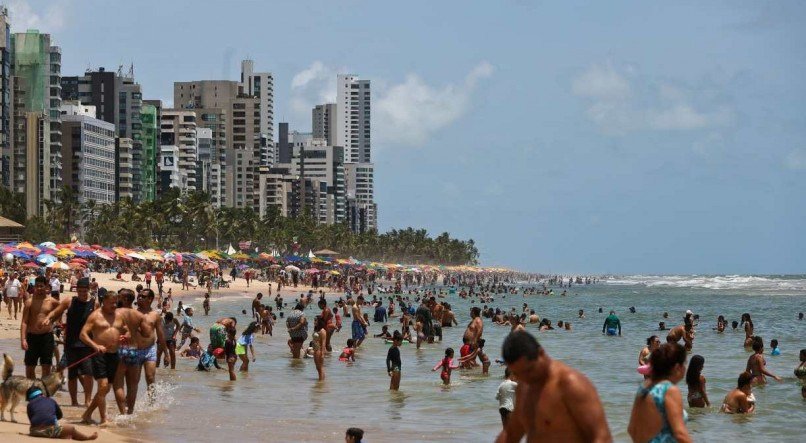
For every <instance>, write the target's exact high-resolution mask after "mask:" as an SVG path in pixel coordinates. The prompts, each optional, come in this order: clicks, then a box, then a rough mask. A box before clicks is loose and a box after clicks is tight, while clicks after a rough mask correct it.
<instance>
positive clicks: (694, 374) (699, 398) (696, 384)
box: [686, 355, 711, 408]
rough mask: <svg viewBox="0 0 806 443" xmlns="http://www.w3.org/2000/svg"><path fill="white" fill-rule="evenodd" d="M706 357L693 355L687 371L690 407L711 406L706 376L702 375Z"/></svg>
mask: <svg viewBox="0 0 806 443" xmlns="http://www.w3.org/2000/svg"><path fill="white" fill-rule="evenodd" d="M704 365H705V359H704V358H703V357H702V356H701V355H695V356H693V357H691V360H690V361H689V362H688V372H686V385H688V406H689V407H690V408H705V407H708V406H711V402H710V401H708V394H707V393H706V392H705V377H703V376H702V367H703V366H704Z"/></svg>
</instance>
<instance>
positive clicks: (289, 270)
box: [285, 265, 299, 272]
mask: <svg viewBox="0 0 806 443" xmlns="http://www.w3.org/2000/svg"><path fill="white" fill-rule="evenodd" d="M285 270H286V271H288V272H299V268H298V267H296V266H294V265H288V266H286V267H285Z"/></svg>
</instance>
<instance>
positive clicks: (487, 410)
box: [123, 277, 806, 442]
mask: <svg viewBox="0 0 806 443" xmlns="http://www.w3.org/2000/svg"><path fill="white" fill-rule="evenodd" d="M705 278H711V279H714V278H717V277H705ZM730 278H734V277H722V278H720V280H716V281H717V282H719V284H720V285H722V286H721V287H720V288H718V289H709V288H706V287H703V285H705V284H708V281H705V282H704V283H703V282H701V281H699V280H698V279H700V277H697V278H696V279H695V278H682V277H681V278H676V277H673V278H671V279H670V278H668V277H648V278H642V279H639V278H634V277H630V278H620V279H612V280H611V281H609V282H605V283H602V284H597V285H590V286H575V287H573V288H572V289H571V290H569V294H570V295H569V296H567V297H560V296H552V297H544V296H528V297H523V296H521V295H517V296H512V295H508V296H506V298H503V297H502V295H496V299H495V302H494V303H491V305H492V306H498V307H502V308H507V309H509V307H510V306H515V307H517V308H518V309H520V307H521V306H522V304H523V303H528V304H529V306H530V307H534V308H535V309H536V311H537V313H538V314H540V316H541V317H546V318H549V319H551V320H552V322H553V323H554V324H556V322H557V321H558V320H569V321H571V322H572V325H573V331H571V332H567V331H559V330H557V331H549V332H543V333H536V335H537V336H538V338H539V340H540V342H541V343H542V344H543V346H544V347H545V348H546V350H547V352H548V354H549V355H550V356H551V357H552V358H556V359H560V360H562V361H564V362H566V363H567V364H569V365H571V366H573V367H575V368H577V369H579V370H581V371H582V372H584V373H585V374H586V375H587V376H588V377H589V378H590V379H591V380H592V381H593V383H594V384H595V386H596V387H597V389H598V391H599V396H600V398H601V399H602V402H603V404H604V407H605V410H606V414H607V419H608V422H609V425H610V428H611V431H612V433H613V436H614V438H615V439H616V440H617V441H627V440H628V435H627V433H626V429H627V422H628V420H629V413H630V408H631V404H632V398H633V395H634V393H635V390H636V388H637V386H638V384H639V383H640V381H641V376H640V375H638V374H637V373H636V372H635V367H636V360H637V355H638V352H639V351H640V349H641V347H642V345H643V344H644V342H645V340H646V338H647V337H648V336H650V335H652V334H654V333H655V329H656V328H657V324H658V322H659V321H661V320H663V319H662V313H663V312H664V311H668V312H669V314H670V319H669V320H666V321H667V324H674V323H675V320H674V319H680V322H681V323H682V316H683V313H684V312H685V310H686V309H692V310H693V311H694V312H695V313H696V314H699V315H700V323H699V327H698V328H697V337H696V340H695V343H694V353H696V354H701V355H703V356H704V357H705V369H704V371H703V374H704V375H705V377H706V378H707V388H708V396H709V398H710V400H711V403H712V405H714V406H712V408H711V409H710V410H706V411H703V410H700V411H693V413H691V419H690V420H689V422H688V426H689V430H690V432H691V433H692V435H693V437H694V439H695V440H696V441H717V440H719V441H733V440H750V439H753V438H757V439H765V440H773V441H802V438H801V437H802V436H801V434H802V429H803V423H806V400H803V399H802V398H801V394H800V384H799V382H798V381H797V380H796V379H795V378H794V376H793V374H792V371H793V369H794V368H795V367H796V365H797V363H798V351H799V350H800V349H801V348H806V338H804V332H805V331H806V321H798V320H797V312H800V311H806V303H804V301H806V297H804V295H805V294H806V293H804V292H803V291H802V290H801V289H800V288H802V287H803V286H802V285H803V283H804V281H806V280H804V279H803V277H799V278H793V277H787V278H783V279H780V278H775V277H768V278H766V279H767V280H772V283H770V282H769V281H766V282H762V283H763V284H764V285H765V286H764V288H763V289H761V288H748V287H742V285H746V283H747V281H751V280H741V281H738V282H737V285H735V286H730V285H728V286H729V287H727V288H724V286H725V285H724V281H725V279H730ZM686 279H688V280H697V281H695V282H693V283H691V284H690V285H680V284H679V283H678V282H680V281H685V280H686ZM734 279H736V278H734ZM775 280H780V283H781V284H780V285H778V286H776V285H777V283H776V282H775ZM657 281H673V282H675V284H654V283H656V282H657ZM555 292H558V293H559V292H561V291H558V289H556V288H555ZM448 301H449V302H450V303H451V304H452V305H453V309H454V312H456V313H457V317H458V320H459V323H460V326H459V327H454V328H445V329H444V333H445V341H444V343H435V344H432V345H427V344H426V345H424V346H423V348H422V349H420V350H419V351H418V350H416V349H415V346H414V345H413V344H412V345H403V346H402V347H401V354H402V358H403V376H402V383H401V391H400V392H389V391H388V385H389V378H388V376H387V374H386V371H385V358H386V351H387V349H388V345H386V344H384V343H383V342H382V341H381V340H380V339H367V341H366V342H365V344H364V345H363V346H362V347H361V348H360V350H359V351H358V352H357V356H356V359H357V361H356V362H355V363H343V362H340V361H338V359H337V358H336V357H337V356H338V354H336V355H333V356H331V357H329V358H327V359H326V361H325V370H326V374H327V380H326V381H325V382H323V383H319V382H317V381H316V369H315V367H314V364H313V360H312V359H304V360H296V361H295V360H292V359H291V358H290V354H289V352H288V347H287V345H286V340H287V334H286V332H285V328H284V322H283V321H280V322H278V325H277V326H279V327H278V328H276V329H275V336H274V337H269V336H268V335H266V336H257V339H256V351H257V357H258V360H257V362H256V363H253V364H252V365H251V366H250V372H249V374H248V375H244V376H240V375H239V379H238V381H237V382H230V381H228V379H227V373H226V371H218V372H213V373H201V372H197V371H195V370H194V368H195V365H196V362H195V360H184V361H180V362H179V363H178V369H177V370H176V371H175V372H171V371H166V370H162V369H161V370H160V371H159V373H158V379H159V380H162V381H164V382H165V383H166V384H167V386H164V387H163V389H161V390H160V391H161V393H160V394H159V395H158V401H157V404H156V405H155V406H154V407H153V408H149V409H150V410H147V411H143V412H140V413H138V415H137V416H136V417H135V419H134V420H133V421H132V422H133V424H126V425H125V426H123V429H124V432H125V433H127V434H129V435H132V436H134V437H140V438H145V439H149V440H152V441H185V440H187V439H188V437H191V436H192V437H193V439H194V440H197V441H215V440H226V439H229V440H230V441H258V440H260V441H341V440H342V439H343V438H344V437H343V435H344V430H345V429H346V428H347V427H350V426H357V427H361V428H363V429H364V430H365V432H366V434H365V435H366V439H367V440H368V441H373V442H384V441H389V442H392V441H395V442H399V441H425V440H431V441H457V442H458V441H492V440H493V439H494V438H495V436H496V434H497V433H498V431H499V429H500V418H499V415H498V403H497V401H496V400H495V393H496V391H497V387H498V384H499V383H500V382H501V378H502V375H503V372H504V370H503V367H501V366H498V365H495V364H494V365H493V367H492V368H491V374H490V376H489V377H484V376H482V375H481V373H480V370H478V369H477V370H474V371H455V372H454V374H453V382H452V385H451V386H450V387H449V388H443V387H442V386H441V382H440V379H439V374H438V373H435V372H431V368H432V367H433V366H434V365H435V364H436V362H437V361H438V360H439V359H440V358H441V357H442V355H443V354H444V349H445V348H446V347H449V346H450V347H453V348H454V349H455V350H456V351H457V353H458V349H459V347H460V346H461V344H462V343H461V335H462V332H463V330H464V326H465V325H466V324H467V322H468V319H469V315H468V311H469V308H470V307H471V306H473V305H472V304H471V303H470V301H465V300H461V299H460V298H458V297H456V296H451V297H449V298H448ZM249 303H250V299H248V298H235V299H227V300H221V301H214V302H213V313H214V315H211V316H210V317H204V316H197V317H195V318H196V323H197V324H198V325H199V326H200V327H201V329H202V330H203V331H205V332H204V333H203V334H202V342H203V343H205V342H206V341H207V334H206V327H207V326H209V323H210V321H212V320H214V319H216V318H219V317H221V316H237V317H238V318H239V320H240V321H243V322H245V321H247V319H246V318H245V316H243V315H242V314H241V313H240V311H241V310H242V309H248V307H249ZM195 304H196V305H200V302H196V303H195ZM600 306H601V307H603V309H604V312H603V313H602V314H599V313H598V312H597V308H598V307H600ZM630 306H635V308H636V310H637V313H636V314H630V313H629V311H628V308H629V307H630ZM579 309H584V310H585V313H586V315H587V318H586V319H584V320H580V319H577V311H578V310H579ZM610 309H615V310H616V311H617V314H618V315H619V316H620V317H621V320H622V323H623V328H624V329H623V334H624V336H623V337H621V338H612V337H604V336H602V334H601V327H602V322H603V320H604V317H605V316H606V315H607V312H608V311H609V310H610ZM519 312H520V311H519ZM743 312H750V313H751V314H752V316H753V320H754V323H755V326H756V333H757V334H758V335H761V336H762V337H763V338H764V341H765V344H768V343H769V340H770V339H772V338H777V339H778V340H779V341H780V348H781V350H782V352H783V354H782V355H781V356H777V357H771V356H767V357H766V358H767V362H768V368H769V369H770V370H771V371H772V372H773V373H775V374H777V375H780V376H783V377H785V379H784V381H783V382H781V383H776V382H774V381H771V383H770V384H769V385H768V386H766V387H763V388H759V389H756V390H755V394H756V398H757V402H758V407H757V411H758V412H757V413H755V414H754V415H752V416H750V417H738V416H729V415H724V414H719V413H717V412H716V411H717V408H718V405H719V404H721V401H722V398H723V397H724V395H725V394H726V393H727V392H728V390H730V389H731V388H732V387H733V386H734V385H735V383H736V378H737V376H738V374H739V373H740V372H742V371H743V370H744V368H745V363H746V360H747V357H748V356H749V355H750V353H749V352H747V351H745V350H744V348H743V346H742V342H743V337H744V334H743V332H741V331H736V332H733V331H726V332H725V333H723V334H717V333H716V332H714V331H712V330H711V328H712V327H714V326H715V320H716V317H717V316H718V315H720V314H722V315H725V317H726V318H727V319H728V321H729V322H730V321H732V320H738V319H739V317H740V315H741V314H742V313H743ZM314 315H315V313H314V310H313V308H311V309H309V310H308V311H306V316H307V317H308V320H309V321H310V320H312V318H313V316H314ZM370 317H371V313H370ZM345 320H349V319H345ZM395 321H397V319H395ZM396 324H397V323H395V325H396ZM527 329H528V330H530V331H531V332H533V333H534V332H535V326H534V325H529V326H528V327H527ZM239 330H240V328H239ZM379 330H380V325H378V324H372V325H371V326H370V332H371V333H372V334H375V333H378V332H379ZM508 331H509V328H508V327H506V328H505V327H497V326H494V325H492V324H491V323H489V321H485V330H484V336H485V338H486V339H487V352H488V354H489V355H490V358H491V359H494V358H496V357H497V356H498V354H499V352H498V350H499V349H500V344H501V342H502V341H503V338H504V336H505V335H506V334H507V333H508ZM659 335H661V336H662V337H664V336H665V333H663V332H661V333H659ZM347 338H349V323H348V322H347V321H345V328H344V329H342V331H341V332H340V333H338V334H336V335H335V336H334V338H333V345H334V349H340V348H341V347H342V346H343V345H344V343H345V342H346V340H347ZM765 352H768V350H767V351H765ZM171 386H173V388H171ZM682 389H683V392H684V395H685V392H686V390H685V387H683V388H682ZM141 393H142V390H141ZM141 395H142V394H141ZM690 412H692V411H690Z"/></svg>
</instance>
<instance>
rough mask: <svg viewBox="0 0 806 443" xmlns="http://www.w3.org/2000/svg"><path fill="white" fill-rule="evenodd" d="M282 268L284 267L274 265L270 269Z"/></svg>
mask: <svg viewBox="0 0 806 443" xmlns="http://www.w3.org/2000/svg"><path fill="white" fill-rule="evenodd" d="M280 268H282V266H280V265H278V264H274V265H271V266H269V269H280Z"/></svg>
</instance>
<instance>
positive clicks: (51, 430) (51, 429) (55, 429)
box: [29, 425, 62, 438]
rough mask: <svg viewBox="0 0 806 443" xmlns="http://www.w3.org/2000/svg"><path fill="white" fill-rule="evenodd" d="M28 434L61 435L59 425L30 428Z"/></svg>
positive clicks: (53, 436) (56, 436)
mask: <svg viewBox="0 0 806 443" xmlns="http://www.w3.org/2000/svg"><path fill="white" fill-rule="evenodd" d="M29 434H30V435H31V437H44V438H60V437H61V435H62V427H61V426H59V425H50V426H48V427H45V428H36V429H34V428H32V429H31V430H30V432H29Z"/></svg>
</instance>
